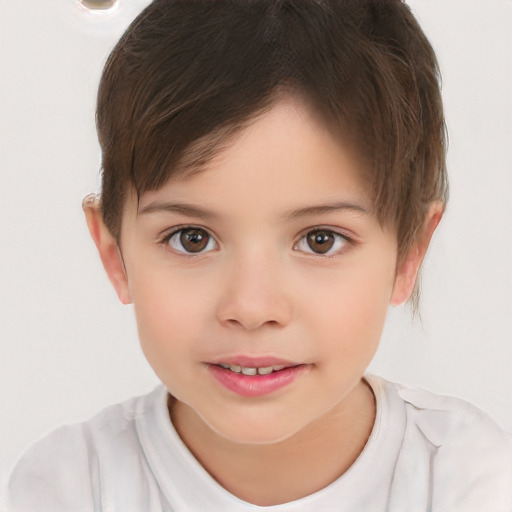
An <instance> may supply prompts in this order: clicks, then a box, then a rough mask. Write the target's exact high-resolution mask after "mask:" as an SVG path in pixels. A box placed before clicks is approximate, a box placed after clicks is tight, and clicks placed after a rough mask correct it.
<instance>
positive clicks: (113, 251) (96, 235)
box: [82, 194, 131, 304]
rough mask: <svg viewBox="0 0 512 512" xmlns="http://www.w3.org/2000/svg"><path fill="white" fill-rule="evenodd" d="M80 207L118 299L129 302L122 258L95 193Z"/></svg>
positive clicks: (124, 302)
mask: <svg viewBox="0 0 512 512" xmlns="http://www.w3.org/2000/svg"><path fill="white" fill-rule="evenodd" d="M82 208H83V210H84V213H85V219H86V221H87V226H88V228H89V233H90V234H91V237H92V239H93V240H94V243H95V244H96V248H97V249H98V252H99V255H100V258H101V262H102V263H103V267H104V268H105V271H106V272H107V276H108V278H109V280H110V282H111V283H112V285H113V286H114V289H115V290H116V293H117V296H118V297H119V300H120V301H121V302H122V303H123V304H130V303H131V297H130V290H129V286H128V278H127V275H126V269H125V266H124V262H123V258H122V256H121V252H120V250H119V245H118V243H117V240H116V239H115V238H114V237H113V236H112V234H111V233H110V231H109V230H108V228H107V226H105V223H104V221H103V215H102V213H101V208H100V201H99V198H98V197H97V196H96V195H95V194H90V195H88V196H86V197H85V198H84V200H83V202H82Z"/></svg>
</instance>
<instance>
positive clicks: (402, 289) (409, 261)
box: [390, 201, 445, 306]
mask: <svg viewBox="0 0 512 512" xmlns="http://www.w3.org/2000/svg"><path fill="white" fill-rule="evenodd" d="M444 209H445V206H444V203H442V202H441V201H434V202H433V203H432V204H431V205H430V206H429V209H428V211H427V214H426V216H425V220H424V222H423V226H422V228H421V230H420V232H419V234H418V236H417V239H416V241H415V242H414V244H413V246H412V247H411V249H410V251H409V252H408V253H407V255H406V256H405V258H404V260H403V262H402V263H401V264H400V266H399V267H398V268H397V272H396V276H395V284H394V287H393V293H392V295H391V301H390V302H391V304H392V305H393V306H398V305H399V304H402V303H403V302H406V301H407V300H408V299H409V297H410V296H411V294H412V292H413V290H414V285H415V284H416V280H417V278H418V272H419V270H420V267H421V263H422V262H423V258H424V257H425V254H426V252H427V249H428V246H429V244H430V239H431V238H432V235H433V234H434V231H435V229H436V228H437V226H438V224H439V222H441V219H442V217H443V213H444Z"/></svg>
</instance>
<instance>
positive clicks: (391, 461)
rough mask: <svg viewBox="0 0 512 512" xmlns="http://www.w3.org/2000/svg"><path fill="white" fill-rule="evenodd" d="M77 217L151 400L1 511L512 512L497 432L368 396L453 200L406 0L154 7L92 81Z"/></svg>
mask: <svg viewBox="0 0 512 512" xmlns="http://www.w3.org/2000/svg"><path fill="white" fill-rule="evenodd" d="M97 119H98V132H99V138H100V143H101V146H102V150H103V187H102V194H101V198H100V199H96V198H95V197H92V196H91V197H88V198H86V200H85V201H84V210H85V214H86V218H87V222H88V225H89V229H90V232H91V235H92V238H93V239H94V242H95V243H96V245H97V248H98V250H99V254H100V257H101V259H102V262H103V264H104V266H105V269H106V271H107V274H108V276H109V278H110V280H111V282H112V284H113V286H114V288H115V290H116V292H117V294H118V296H119V299H120V300H121V301H122V302H123V303H133V304H134V308H135V313H136V318H137V324H138V331H139V337H140V341H141V344H142V348H143V350H144V353H145V355H146V357H147V359H148V361H149V362H150V364H151V366H152V367H153V369H154V370H155V372H156V374H157V375H158V376H159V378H160V379H161V381H162V383H163V385H162V386H161V387H158V388H157V389H155V390H154V391H153V392H152V393H150V394H149V395H147V396H143V397H138V398H134V399H131V400H129V401H127V402H125V403H123V404H120V405H117V406H113V407H110V408H108V409H106V410H104V411H103V412H101V413H100V414H99V415H97V416H96V417H94V418H93V419H91V420H90V421H88V422H86V423H83V424H79V425H72V426H66V427H62V428H60V429H59V430H57V431H55V432H54V433H53V434H50V435H49V436H47V437H46V438H45V439H43V440H42V441H39V442H38V443H37V444H35V445H34V446H33V447H32V448H31V449H30V450H29V451H28V452H27V453H26V454H25V456H24V457H23V458H22V459H21V460H20V462H19V463H18V465H17V467H16V468H15V470H14V472H13V474H12V476H11V479H10V483H9V490H8V494H9V496H8V497H9V503H8V508H7V510H8V511H9V512H17V511H31V512H32V511H51V512H61V511H62V512H64V511H77V512H81V511H84V512H85V511H104V512H107V511H114V510H116V511H117V510H119V511H123V512H129V511H139V512H140V511H151V512H153V511H166V512H170V511H172V512H178V511H188V510H193V511H231V510H233V511H250V510H260V509H261V510H266V511H276V512H277V511H279V512H281V511H282V512H285V511H286V512H289V511H305V510H308V511H309V510H318V511H337V510H340V511H341V510H342V511H352V512H354V511H358V512H373V511H375V512H377V511H378V512H380V511H392V512H396V511H407V512H416V511H418V512H419V511H438V512H441V511H443V512H444V511H446V512H448V511H449V512H454V511H461V512H462V511H464V512H468V511H478V512H483V511H485V512H505V511H510V510H512V486H511V482H512V457H511V455H512V449H511V441H510V437H509V436H508V434H506V433H504V432H503V431H501V430H500V428H499V427H498V426H497V425H496V424H495V423H494V422H493V421H492V420H491V419H490V418H488V417H487V416H486V415H485V414H484V413H482V412H481V411H479V410H478V409H476V408H475V407H473V406H471V405H469V404H467V403H465V402H462V401H460V400H456V399H452V398H446V397H438V396H435V395H432V394H430V393H428V392H426V391H421V390H417V389H412V388H407V387H403V386H398V385H395V384H392V383H389V382H386V381H384V380H383V379H380V378H377V377H374V376H368V375H365V370H366V368H367V366H368V364H369V362H370V361H371V359H372V357H373V355H374V353H375V351H376V349H377V346H378V342H379V339H380V336H381V333H382V329H383V325H384V321H385V317H386V312H387V308H388V306H389V304H400V303H403V302H405V301H407V300H408V299H409V298H411V297H412V300H413V301H414V300H416V299H417V293H418V290H417V287H416V276H417V274H418V270H419V268H420V265H421V262H422V259H423V257H424V255H425V252H426V250H427V247H428V244H429V241H430V238H431V236H432V234H433V232H434V230H435V228H436V226H437V224H438V223H439V221H440V219H441V217H442V214H443V211H444V206H445V202H446V196H447V184H446V175H445V139H444V120H443V113H442V105H441V99H440V93H439V87H438V73H437V64H436V59H435V56H434V54H433V51H432V49H431V47H430V45H429V43H428V42H427V40H426V39H425V36H424V35H423V33H422V31H421V29H420V28H419V27H418V25H417V23H416V21H415V20H414V18H413V17H412V15H411V13H410V11H409V10H408V8H407V7H406V5H405V4H404V3H403V2H401V1H400V0H179V1H176V0H174V1H172V0H155V1H154V2H153V3H152V4H151V5H150V6H149V7H148V8H147V9H146V10H145V11H144V12H143V13H142V14H141V15H140V16H139V17H138V18H137V19H136V20H135V22H134V23H133V24H132V25H131V27H130V28H129V29H128V31H127V32H126V34H125V35H124V36H123V38H122V39H121V41H120V42H119V43H118V45H117V47H116V48H115V49H114V51H113V53H112V54H111V56H110V58H109V61H108V62H107V65H106V68H105V71H104V74H103V78H102V81H101V84H100V90H99V96H98V115H97Z"/></svg>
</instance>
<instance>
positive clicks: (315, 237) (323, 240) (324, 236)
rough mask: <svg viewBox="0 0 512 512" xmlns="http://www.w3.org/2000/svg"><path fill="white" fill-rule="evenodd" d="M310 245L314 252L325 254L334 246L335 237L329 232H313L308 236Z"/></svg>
mask: <svg viewBox="0 0 512 512" xmlns="http://www.w3.org/2000/svg"><path fill="white" fill-rule="evenodd" d="M308 245H309V247H310V248H311V250H312V251H314V252H316V253H319V254H325V253H326V252H327V251H329V250H330V249H331V248H332V246H333V245H334V236H333V235H332V233H330V232H329V231H312V232H311V233H309V235H308Z"/></svg>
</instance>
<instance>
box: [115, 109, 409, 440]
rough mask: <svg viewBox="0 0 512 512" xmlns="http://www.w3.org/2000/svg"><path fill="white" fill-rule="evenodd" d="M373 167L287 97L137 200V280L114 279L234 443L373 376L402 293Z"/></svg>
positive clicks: (131, 253)
mask: <svg viewBox="0 0 512 512" xmlns="http://www.w3.org/2000/svg"><path fill="white" fill-rule="evenodd" d="M359 174H360V173H359V169H358V164H357V162H356V160H355V159H353V157H352V156H351V153H350V152H348V151H347V150H346V149H344V148H343V147H341V146H340V145H339V143H337V142H336V141H335V139H334V138H333V136H332V135H331V134H330V132H329V131H327V129H326V128H324V126H323V125H322V124H321V123H320V122H319V121H317V120H316V119H315V117H314V116H313V115H312V114H310V113H309V111H308V110H307V109H306V108H305V107H304V106H302V104H301V103H299V102H294V101H292V100H289V101H286V102H283V103H280V104H279V105H277V106H276V107H274V108H273V109H272V110H271V111H270V112H269V113H267V114H265V115H263V116H262V117H260V118H259V119H258V120H256V121H255V122H254V123H253V124H252V125H251V126H250V127H249V128H247V129H246V130H245V131H244V132H243V133H242V134H241V136H240V137H239V138H238V139H237V140H236V141H235V142H234V143H233V145H231V146H230V147H229V148H228V149H227V150H225V151H224V152H223V153H222V154H221V155H219V156H218V157H217V158H216V159H215V160H214V161H213V162H212V163H211V164H210V165H208V167H207V169H205V170H204V171H201V172H199V173H198V174H196V175H194V176H192V177H190V178H188V179H186V180H181V181H176V180H175V181H170V182H168V183H167V184H166V185H165V186H163V187H162V188H160V189H159V190H157V191H155V192H147V193H145V194H143V195H142V197H141V200H140V204H139V207H138V211H137V206H136V201H135V200H134V199H133V198H132V200H130V201H129V202H128V204H127V208H126V210H125V212H124V216H123V228H122V234H121V252H122V256H123V259H124V263H125V268H126V279H125V278H124V277H119V275H118V276H117V277H116V276H112V271H111V272H110V273H111V279H112V281H113V282H114V283H115V286H116V288H117V291H118V294H119V296H120V297H121V299H122V300H123V301H125V302H129V301H132V302H133V304H134V307H135V313H136V317H137V323H138V329H139V335H140V340H141V343H142V347H143V350H144V353H145V355H146V357H147V359H148V360H149V362H150V364H151V366H152V367H153V369H154V370H155V372H156V373H157V375H158V376H159V377H160V379H161V380H162V381H163V383H164V384H165V385H166V386H167V388H168V389H169V391H170V393H171V394H172V395H174V397H176V399H177V400H178V402H179V403H180V406H182V407H186V408H187V410H188V411H190V410H192V411H194V413H197V415H198V416H199V417H200V418H201V419H202V420H203V421H204V422H205V423H206V424H207V425H208V426H209V427H211V428H212V429H213V430H214V431H216V432H218V433H220V434H222V435H223V436H225V437H227V438H228V439H231V440H234V441H238V442H249V443H270V442H275V441H278V440H282V439H286V438H288V437H290V436H292V435H293V434H294V433H297V432H299V431H301V430H302V429H304V428H305V427H306V426H308V425H312V424H314V422H316V421H322V420H324V419H326V420H327V419H328V418H329V417H330V416H331V415H333V414H337V413H339V412H340V411H342V410H343V406H344V403H346V399H347V397H349V395H350V394H351V393H354V392H355V390H356V389H357V388H358V387H360V386H361V377H362V375H363V373H364V371H365V369H366V367H367V365H368V364H369V362H370V360H371V359H372V357H373V355H374V353H375V351H376V349H377V346H378V342H379V339H380V336H381V332H382V329H383V324H384V320H385V317H386V312H387V309H388V305H389V303H390V301H393V300H397V297H398V296H399V295H400V294H403V290H400V285H399V284H398V285H397V284H396V283H397V282H398V281H397V280H396V275H395V266H396V257H397V247H396V237H395V234H394V233H393V232H392V231H391V230H389V231H388V230H386V229H385V228H382V227H381V225H380V224H379V222H378V220H377V218H376V217H375V216H374V215H373V214H372V205H371V202H370V200H369V197H368V196H367V193H366V192H365V187H364V186H363V185H362V183H361V182H360V179H359ZM180 230H181V231H180ZM173 233H174V234H173ZM107 266H108V264H107ZM228 365H232V366H233V370H235V371H232V370H231V369H229V368H226V366H228ZM283 365H284V366H285V367H286V368H284V369H282V370H281V371H277V372H273V373H272V374H270V375H256V376H252V375H244V374H242V373H238V371H239V370H240V368H237V366H238V367H240V366H244V367H249V368H253V367H259V368H261V367H269V366H274V367H275V366H278V367H279V366H283ZM246 371H247V373H254V370H246ZM267 371H269V370H268V369H267V370H262V371H261V372H262V373H266V372H267Z"/></svg>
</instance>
